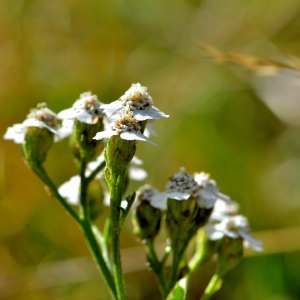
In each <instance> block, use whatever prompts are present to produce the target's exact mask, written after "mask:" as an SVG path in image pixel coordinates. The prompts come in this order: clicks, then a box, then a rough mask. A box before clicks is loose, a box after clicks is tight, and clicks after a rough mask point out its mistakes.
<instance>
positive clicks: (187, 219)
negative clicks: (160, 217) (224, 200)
mask: <svg viewBox="0 0 300 300" xmlns="http://www.w3.org/2000/svg"><path fill="white" fill-rule="evenodd" d="M211 211H212V210H211V209H206V208H200V207H199V206H198V204H197V201H196V200H195V199H194V198H189V199H188V200H181V201H180V200H175V199H169V200H168V210H167V218H166V222H167V228H168V232H169V236H170V239H171V243H173V244H174V243H176V244H179V247H184V245H186V243H187V242H188V241H189V240H190V239H191V238H192V237H193V236H194V234H195V233H196V232H197V230H198V229H199V228H200V227H201V226H203V225H204V224H205V223H206V221H207V220H208V218H209V216H210V214H211ZM176 247H178V245H177V246H176Z"/></svg>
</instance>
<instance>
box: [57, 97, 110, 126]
mask: <svg viewBox="0 0 300 300" xmlns="http://www.w3.org/2000/svg"><path fill="white" fill-rule="evenodd" d="M102 105H103V104H102V103H101V102H99V101H98V97H97V96H96V95H93V94H92V93H91V92H85V93H82V94H80V97H79V99H78V100H76V101H75V103H74V104H73V106H72V107H71V108H68V109H65V110H63V111H61V112H60V113H58V117H59V118H60V119H68V120H78V121H80V122H81V123H85V124H96V123H97V122H98V121H99V119H101V120H102V118H103V116H104V112H103V109H102Z"/></svg>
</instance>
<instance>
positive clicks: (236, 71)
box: [0, 0, 300, 300]
mask: <svg viewBox="0 0 300 300" xmlns="http://www.w3.org/2000/svg"><path fill="white" fill-rule="evenodd" d="M203 43H206V44H211V45H214V46H216V47H218V48H220V49H223V50H225V51H237V52H240V53H247V54H251V55H255V56H259V57H264V58H270V59H279V60H281V61H285V60H287V59H292V60H293V61H294V62H295V64H296V65H297V64H298V59H296V58H295V57H297V56H298V57H300V2H299V1H298V0H281V1H277V0H275V1H259V0H252V1H242V0H240V1H238V0H227V1H217V0H211V1H210V0H206V1H202V0H186V1H183V0H172V1H171V0H161V1H153V0H140V1H139V0H127V1H125V0H107V1H100V0H86V1H79V0H52V1H45V0H23V1H21V0H1V2H0V101H1V109H0V133H1V135H3V134H4V132H5V129H6V127H7V126H9V125H11V124H13V123H17V122H20V121H22V120H23V119H24V118H25V116H26V114H27V112H28V111H29V109H30V108H31V107H33V106H35V104H36V103H37V102H40V101H45V102H47V103H48V105H49V107H50V108H51V109H53V110H54V111H59V110H61V109H63V108H65V107H68V106H70V105H71V104H72V103H73V101H74V100H75V99H76V98H77V97H78V96H79V94H80V93H81V92H84V91H89V90H90V91H92V92H94V93H96V94H98V95H99V97H100V100H101V101H103V102H109V101H112V100H115V99H116V98H118V97H119V96H120V95H121V94H122V93H123V92H124V91H125V90H126V89H127V88H128V87H129V85H130V84H131V83H132V82H137V81H139V82H141V83H142V84H144V85H146V86H148V87H149V90H150V93H151V94H152V96H153V98H154V101H155V104H156V105H157V106H158V107H159V108H161V110H163V111H165V112H167V113H169V114H170V115H171V118H170V119H169V120H162V121H160V122H157V126H156V131H157V133H158V136H157V137H153V139H154V140H155V141H156V142H157V143H158V144H159V146H158V147H155V146H151V145H139V149H138V156H139V157H140V158H142V159H143V160H144V162H145V167H146V168H147V170H148V172H149V178H148V179H149V182H151V183H152V184H154V185H156V186H157V187H158V188H163V186H164V184H163V182H165V181H166V179H167V178H168V176H170V175H171V174H172V173H174V172H175V171H176V170H177V169H178V168H179V167H180V166H183V165H185V166H187V168H188V170H189V171H191V172H195V171H200V170H203V171H206V172H209V173H211V174H212V176H213V177H214V178H215V179H216V180H217V181H218V183H219V186H220V188H221V189H222V191H224V192H225V193H227V194H229V195H231V196H232V198H233V199H235V200H236V201H238V202H239V203H240V205H241V210H242V212H243V213H244V214H245V215H247V216H248V217H249V219H250V222H251V224H252V227H253V229H254V231H255V232H257V233H258V235H257V236H259V237H262V238H263V239H264V241H265V244H266V251H265V253H264V254H262V255H259V256H255V257H247V258H245V260H244V261H243V263H242V264H240V265H239V266H238V267H237V268H236V269H235V270H234V271H233V272H231V273H230V274H229V275H228V276H227V280H226V282H225V286H224V288H223V289H222V291H221V292H219V293H218V295H217V296H216V297H215V299H230V300H239V299H244V300H265V299H270V300H295V299H300V271H299V270H300V245H299V244H300V242H299V240H300V219H299V213H300V201H299V198H300V197H299V196H300V184H299V182H300V181H299V180H300V144H299V133H300V130H299V124H300V106H299V104H298V100H299V99H298V95H300V75H299V73H298V71H293V72H286V73H285V72H282V71H281V70H279V71H278V72H276V73H271V74H267V75H266V74H265V75H264V76H262V75H260V74H258V72H256V71H253V70H252V71H250V70H247V68H244V67H241V66H236V65H235V66H234V65H229V64H228V65H227V64H216V63H215V62H214V61H213V60H212V59H211V58H209V57H208V56H207V55H205V53H203V51H202V50H201V47H200V44H203ZM298 65H299V64H298ZM66 146H67V142H66V141H64V142H62V143H60V144H58V145H55V147H54V148H53V149H52V150H51V154H50V156H49V159H48V161H47V167H48V170H49V173H50V174H51V175H52V176H53V178H54V179H55V180H56V181H57V182H58V183H61V182H63V181H64V180H66V179H68V178H69V177H70V176H71V175H74V174H75V172H76V171H75V168H74V166H73V163H72V158H71V156H70V153H69V152H68V150H67V147H66ZM0 198H1V199H0V241H1V244H0V299H18V300H19V299H38V300H44V299H55V300H59V299H66V300H68V299H72V300H81V299H98V300H102V299H108V295H107V292H106V289H105V287H104V286H103V285H102V283H101V281H99V280H98V276H97V273H96V270H95V267H94V266H93V264H92V263H91V261H90V257H89V254H88V251H87V249H86V246H85V244H84V241H83V238H82V236H81V233H80V232H79V230H78V228H77V227H76V226H75V224H74V223H73V222H72V221H71V220H70V219H69V218H68V216H67V215H66V214H65V212H64V211H63V210H62V209H61V207H59V206H58V205H57V203H56V202H55V201H54V200H53V199H50V197H49V196H48V195H47V194H46V193H45V190H44V188H43V186H42V184H41V183H40V182H39V181H38V180H37V179H36V178H35V176H34V175H33V174H32V173H31V172H30V171H29V169H28V168H27V167H26V165H25V164H24V162H23V160H22V156H21V151H20V149H19V147H18V146H17V145H14V144H13V143H11V142H7V141H3V140H0ZM100 223H101V217H100ZM122 245H123V247H124V249H125V250H124V251H125V252H124V263H125V265H126V270H127V276H126V280H127V285H128V290H129V294H130V299H158V294H157V286H156V284H155V280H154V278H153V277H152V275H151V274H150V273H149V272H148V271H147V270H146V268H145V266H144V262H143V256H144V253H143V252H142V251H141V250H140V249H139V248H136V247H137V246H139V245H140V244H139V243H138V242H137V240H136V238H135V237H134V236H133V235H132V233H131V224H130V222H128V224H127V225H126V228H125V230H124V232H123V240H122ZM132 247H133V248H132ZM128 248H129V249H128ZM138 258H140V259H138ZM211 270H212V269H211V268H210V266H207V267H206V268H205V270H203V271H201V272H199V273H197V274H195V276H194V280H193V282H192V285H191V294H190V296H189V299H199V296H200V294H201V291H202V289H203V287H204V286H205V284H206V283H207V280H208V278H209V275H210V274H211Z"/></svg>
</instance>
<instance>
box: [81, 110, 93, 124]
mask: <svg viewBox="0 0 300 300" xmlns="http://www.w3.org/2000/svg"><path fill="white" fill-rule="evenodd" d="M76 119H77V120H78V121H80V122H82V123H85V124H95V121H97V118H95V115H94V114H90V113H89V112H87V111H86V110H84V109H82V110H78V112H77V115H76Z"/></svg>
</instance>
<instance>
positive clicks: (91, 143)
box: [70, 118, 103, 161]
mask: <svg viewBox="0 0 300 300" xmlns="http://www.w3.org/2000/svg"><path fill="white" fill-rule="evenodd" d="M102 130H103V119H102V118H99V120H98V121H97V123H95V124H87V123H83V122H80V121H78V120H77V119H75V121H74V127H73V132H72V135H71V139H70V142H71V148H72V152H73V155H74V156H75V158H76V159H78V160H79V161H81V160H84V161H91V160H92V159H94V158H95V156H96V155H97V154H98V153H99V152H100V151H101V150H102V149H101V146H102V145H103V143H102V142H101V141H97V140H94V139H93V138H94V136H95V135H96V133H97V132H99V131H102Z"/></svg>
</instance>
